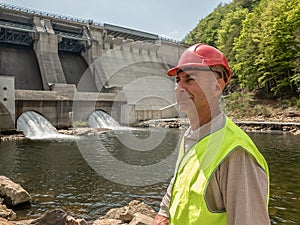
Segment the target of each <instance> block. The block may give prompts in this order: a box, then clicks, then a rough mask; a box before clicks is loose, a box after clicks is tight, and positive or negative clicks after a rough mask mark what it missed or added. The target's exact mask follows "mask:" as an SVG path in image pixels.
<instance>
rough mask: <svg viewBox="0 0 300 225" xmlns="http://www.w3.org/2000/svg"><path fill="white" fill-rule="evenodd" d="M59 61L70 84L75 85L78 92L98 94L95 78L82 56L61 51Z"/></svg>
mask: <svg viewBox="0 0 300 225" xmlns="http://www.w3.org/2000/svg"><path fill="white" fill-rule="evenodd" d="M59 59H60V62H61V65H62V69H63V71H64V75H65V78H66V81H67V83H68V84H75V85H76V87H77V90H78V91H87V92H98V90H97V87H96V85H95V79H94V76H93V74H92V73H91V71H90V69H89V67H88V64H87V63H86V61H85V60H84V58H83V57H82V56H81V55H80V54H75V53H69V52H64V51H59ZM81 79H84V82H83V80H81ZM79 82H80V85H78V84H79Z"/></svg>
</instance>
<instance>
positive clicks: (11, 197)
mask: <svg viewBox="0 0 300 225" xmlns="http://www.w3.org/2000/svg"><path fill="white" fill-rule="evenodd" d="M0 197H2V198H3V199H4V204H5V205H7V206H16V205H19V204H22V203H28V202H30V201H31V196H30V195H29V194H28V192H27V191H25V190H24V189H23V188H22V187H21V186H20V185H19V184H16V183H14V182H13V181H12V180H10V179H9V178H7V177H5V176H0Z"/></svg>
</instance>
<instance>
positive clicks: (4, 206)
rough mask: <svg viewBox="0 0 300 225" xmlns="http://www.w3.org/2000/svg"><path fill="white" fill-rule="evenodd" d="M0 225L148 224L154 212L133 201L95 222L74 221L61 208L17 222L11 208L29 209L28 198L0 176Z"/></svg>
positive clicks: (16, 185) (139, 202) (19, 187)
mask: <svg viewBox="0 0 300 225" xmlns="http://www.w3.org/2000/svg"><path fill="white" fill-rule="evenodd" d="M0 200H1V201H0V224H1V225H118V224H120V225H121V224H122V225H126V224H128V225H141V224H143V225H150V224H151V223H152V221H153V218H154V216H155V215H156V212H155V211H154V210H153V209H152V208H151V207H150V206H148V205H146V204H145V203H143V202H141V201H138V200H133V201H131V202H129V203H128V204H127V205H125V206H123V207H121V208H112V209H110V210H109V211H108V212H107V213H106V214H105V215H103V216H100V217H99V219H97V220H95V221H88V222H87V221H85V220H84V219H82V218H74V217H73V216H70V215H68V212H65V211H64V210H62V209H55V210H51V211H49V212H45V214H44V215H42V216H41V217H39V218H29V219H27V220H18V218H17V217H16V213H15V212H14V209H15V208H20V207H21V206H22V207H25V206H26V207H30V204H31V201H32V197H31V196H30V194H29V193H28V192H27V191H25V190H24V189H23V188H22V187H21V185H19V184H16V183H14V182H13V181H12V180H10V179H9V178H7V177H5V176H0Z"/></svg>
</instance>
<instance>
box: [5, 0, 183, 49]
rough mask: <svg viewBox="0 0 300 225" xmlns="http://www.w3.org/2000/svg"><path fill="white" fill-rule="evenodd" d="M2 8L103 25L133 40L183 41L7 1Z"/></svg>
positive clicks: (108, 29) (109, 30)
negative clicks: (12, 3) (16, 4)
mask: <svg viewBox="0 0 300 225" xmlns="http://www.w3.org/2000/svg"><path fill="white" fill-rule="evenodd" d="M0 8H3V9H8V10H14V11H18V12H20V13H27V14H31V15H36V16H42V17H48V18H52V19H53V18H54V19H58V20H66V21H70V22H74V23H81V24H88V25H93V26H97V27H101V28H103V29H105V30H107V31H108V34H110V33H111V34H115V35H120V34H121V33H122V36H126V37H127V38H128V39H133V40H162V41H166V42H171V43H177V44H180V43H181V41H178V40H174V39H171V38H167V37H162V36H159V35H157V34H152V33H148V32H144V31H139V30H135V29H130V28H126V27H120V26H116V25H112V24H107V23H102V22H98V21H94V20H91V19H80V18H75V17H71V16H64V15H59V14H55V13H49V12H43V11H41V10H36V9H29V8H25V7H20V6H15V5H11V4H7V3H0ZM0 26H1V27H3V24H0ZM9 26H10V27H11V28H13V29H15V28H16V27H15V26H14V25H12V24H9ZM24 26H25V25H24ZM26 28H27V30H28V27H24V29H26ZM18 29H19V27H18ZM77 38H78V37H77Z"/></svg>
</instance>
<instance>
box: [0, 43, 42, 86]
mask: <svg viewBox="0 0 300 225" xmlns="http://www.w3.org/2000/svg"><path fill="white" fill-rule="evenodd" d="M0 71H1V72H0V73H1V75H9V76H15V88H16V89H24V90H43V89H44V88H43V83H42V78H41V74H40V69H39V65H38V62H37V58H36V55H35V53H34V50H33V49H32V47H29V46H28V47H27V46H18V45H4V44H0Z"/></svg>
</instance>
